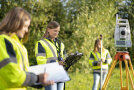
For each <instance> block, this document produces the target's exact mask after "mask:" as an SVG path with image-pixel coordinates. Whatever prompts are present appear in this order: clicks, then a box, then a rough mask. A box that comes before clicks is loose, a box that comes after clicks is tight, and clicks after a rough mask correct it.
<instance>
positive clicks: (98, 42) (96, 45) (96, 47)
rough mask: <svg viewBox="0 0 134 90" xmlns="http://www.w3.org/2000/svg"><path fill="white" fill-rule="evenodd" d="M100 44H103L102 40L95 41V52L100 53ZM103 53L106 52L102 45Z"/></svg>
mask: <svg viewBox="0 0 134 90" xmlns="http://www.w3.org/2000/svg"><path fill="white" fill-rule="evenodd" d="M100 43H101V40H100V39H97V40H95V43H94V52H98V51H99V44H100ZM102 51H104V47H103V44H102Z"/></svg>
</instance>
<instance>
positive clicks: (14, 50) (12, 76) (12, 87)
mask: <svg viewBox="0 0 134 90" xmlns="http://www.w3.org/2000/svg"><path fill="white" fill-rule="evenodd" d="M30 22H31V16H30V14H29V13H28V12H27V11H26V10H24V9H23V8H20V7H16V8H13V9H11V10H10V11H9V12H8V13H7V14H6V16H5V18H4V19H3V20H2V22H1V23H0V90H26V86H33V85H34V84H35V83H36V82H41V83H42V85H51V84H53V83H54V82H53V81H46V80H47V74H45V73H43V74H40V75H35V74H34V73H31V72H28V67H29V62H28V54H27V50H26V48H25V47H24V45H23V40H25V38H26V37H28V36H27V35H28V34H27V33H28V27H29V25H30Z"/></svg>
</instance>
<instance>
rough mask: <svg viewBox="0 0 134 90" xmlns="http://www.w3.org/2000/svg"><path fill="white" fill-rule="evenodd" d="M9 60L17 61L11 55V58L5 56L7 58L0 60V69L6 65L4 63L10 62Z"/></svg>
mask: <svg viewBox="0 0 134 90" xmlns="http://www.w3.org/2000/svg"><path fill="white" fill-rule="evenodd" d="M10 62H13V63H17V59H16V58H13V57H11V58H7V59H4V60H2V61H1V62H0V69H1V68H2V67H4V66H6V65H7V64H8V63H10Z"/></svg>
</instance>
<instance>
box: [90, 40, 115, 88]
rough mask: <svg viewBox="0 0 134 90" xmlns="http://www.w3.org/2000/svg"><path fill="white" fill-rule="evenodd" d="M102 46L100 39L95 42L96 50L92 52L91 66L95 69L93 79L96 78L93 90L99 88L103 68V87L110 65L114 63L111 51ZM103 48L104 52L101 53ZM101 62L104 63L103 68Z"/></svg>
mask: <svg viewBox="0 0 134 90" xmlns="http://www.w3.org/2000/svg"><path fill="white" fill-rule="evenodd" d="M101 44H102V43H101V40H100V39H97V40H95V44H94V50H93V51H92V52H91V54H90V58H89V64H90V66H91V67H92V69H93V77H94V84H93V87H92V90H97V88H98V84H99V81H100V77H101V76H100V73H101V68H102V85H103V84H104V80H105V78H106V75H107V73H108V65H109V64H110V63H111V61H112V59H111V56H110V53H109V51H108V50H107V49H105V48H104V47H103V45H101ZM101 46H102V47H101ZM101 48H102V52H101ZM101 55H102V58H101ZM101 62H102V67H101Z"/></svg>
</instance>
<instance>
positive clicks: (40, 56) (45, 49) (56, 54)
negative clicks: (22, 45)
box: [35, 21, 66, 90]
mask: <svg viewBox="0 0 134 90" xmlns="http://www.w3.org/2000/svg"><path fill="white" fill-rule="evenodd" d="M59 32H60V24H59V23H58V22H56V21H51V22H49V23H48V26H47V28H46V32H45V34H44V37H43V39H41V40H39V41H38V42H37V43H36V46H35V55H36V60H37V63H38V64H46V63H53V62H59V64H60V65H63V59H64V56H65V54H66V53H65V47H64V44H63V43H62V42H61V41H60V40H59V39H58V34H59ZM63 87H64V83H62V82H57V83H54V85H49V86H46V87H45V90H63Z"/></svg>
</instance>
